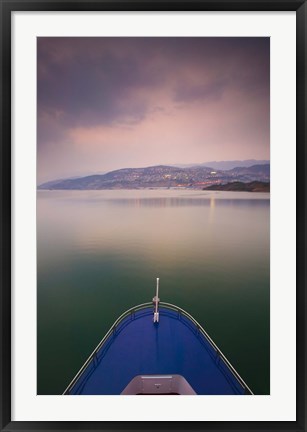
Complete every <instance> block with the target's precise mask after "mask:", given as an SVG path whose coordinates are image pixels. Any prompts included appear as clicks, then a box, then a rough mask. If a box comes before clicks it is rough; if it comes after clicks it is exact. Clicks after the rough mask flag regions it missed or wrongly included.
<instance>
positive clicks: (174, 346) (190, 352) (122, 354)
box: [65, 306, 251, 395]
mask: <svg viewBox="0 0 307 432" xmlns="http://www.w3.org/2000/svg"><path fill="white" fill-rule="evenodd" d="M159 313H160V319H159V323H158V324H157V323H155V324H154V323H153V308H152V306H151V307H149V306H148V307H147V308H143V309H140V310H137V311H135V312H131V313H130V314H129V315H127V316H126V317H124V318H123V319H122V320H121V321H120V322H119V323H118V324H117V325H116V326H115V327H113V328H112V329H111V331H110V332H109V334H108V336H107V337H106V339H105V340H104V341H103V343H102V344H101V345H100V346H98V348H97V350H96V351H95V352H94V353H93V354H92V356H91V357H90V359H89V360H88V361H87V362H86V364H85V366H84V368H83V369H82V370H81V372H80V373H79V374H78V375H77V377H76V379H75V380H73V382H72V383H71V384H70V386H69V387H68V389H67V390H66V391H65V394H70V395H78V394H82V395H99V394H104V395H119V394H121V393H122V391H123V390H124V388H125V387H126V386H127V385H128V383H129V382H130V381H131V380H132V379H133V378H134V377H135V376H137V375H154V374H158V375H159V374H160V375H162V374H178V375H182V376H183V377H184V378H185V379H186V380H187V381H188V383H189V384H190V385H191V386H192V388H193V389H194V391H195V392H196V393H197V394H201V395H204V394H206V395H233V394H250V393H251V392H250V390H249V389H248V387H247V386H246V385H245V383H244V382H243V380H240V379H238V374H236V372H235V371H234V370H233V369H232V368H231V366H230V365H229V364H227V363H228V362H227V360H226V359H225V357H224V356H223V355H222V354H221V353H220V352H219V350H218V348H217V347H216V346H215V345H214V344H213V343H212V341H210V340H209V339H210V338H208V337H207V336H206V335H205V334H204V332H203V331H202V329H201V328H200V327H199V326H198V325H196V324H195V322H193V321H192V320H191V319H190V318H189V317H188V316H185V315H184V314H182V313H181V312H180V311H179V310H178V311H176V310H172V309H170V308H167V307H163V306H161V307H160V309H159ZM239 378H240V377H239Z"/></svg>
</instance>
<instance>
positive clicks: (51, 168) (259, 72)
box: [37, 37, 270, 184]
mask: <svg viewBox="0 0 307 432" xmlns="http://www.w3.org/2000/svg"><path fill="white" fill-rule="evenodd" d="M37 80H38V87H37V181H38V184H40V183H43V182H46V181H51V180H55V179H59V178H69V177H77V176H85V175H89V174H91V173H105V172H109V171H113V170H116V169H121V168H125V167H132V168H140V167H147V166H154V165H173V166H178V165H180V164H182V165H187V164H188V165H193V164H203V163H205V162H206V161H227V160H247V159H255V160H269V158H270V157H269V153H270V143H269V132H270V131H269V121H270V118H269V109H270V106H269V100H270V87H269V81H270V41H269V38H224V37H221V38H204V37H199V38H198V37H195V38H194V37H189V38H184V37H178V38H176V37H171V38H168V37H165V38H163V37H157V38H154V37H138V38H133V37H132V38H130V37H115V38H112V37H110V38H109V37H97V38H82V37H81V38H69V37H68V38H66V37H63V38H57V37H51V38H49V37H40V38H38V42H37Z"/></svg>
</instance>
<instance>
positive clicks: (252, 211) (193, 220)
mask: <svg viewBox="0 0 307 432" xmlns="http://www.w3.org/2000/svg"><path fill="white" fill-rule="evenodd" d="M269 215H270V201H269V194H257V193H244V192H236V193H232V192H205V191H190V190H137V191H124V190H117V191H116V190H113V191H111V190H110V191H39V192H38V199H37V239H38V240H37V241H38V245H37V246H38V248H37V255H38V259H37V349H38V351H37V352H38V355H37V371H38V389H37V392H38V394H48V395H51V394H61V393H62V392H63V391H64V390H65V388H66V386H67V385H68V384H69V382H70V381H71V379H72V378H73V377H74V375H75V374H76V372H77V371H78V370H79V368H80V367H81V366H82V364H83V363H84V361H85V360H86V358H87V357H88V356H89V354H90V353H91V352H92V351H93V349H94V348H95V346H96V345H97V344H98V343H99V341H100V340H101V339H102V337H103V336H104V334H105V333H106V332H107V330H108V329H109V328H110V327H111V325H112V323H113V322H114V321H115V320H116V318H117V317H118V316H119V315H120V314H121V313H122V312H124V311H125V310H126V309H129V308H130V307H132V306H134V305H137V304H140V303H144V302H148V301H151V300H152V297H153V296H154V294H155V284H156V277H159V278H160V295H159V296H160V298H161V300H162V301H165V302H169V303H173V304H177V305H178V306H180V307H182V308H183V309H185V310H186V311H187V312H189V313H190V314H191V315H193V316H194V318H195V319H196V320H197V321H199V322H200V324H201V325H202V326H203V327H204V329H205V330H206V331H207V332H208V333H209V335H210V336H211V337H212V339H213V340H214V342H215V343H216V344H217V345H218V346H219V348H220V349H221V351H222V352H223V353H224V355H226V357H227V358H228V359H229V361H230V362H231V363H232V364H233V366H234V367H235V368H236V369H237V371H238V372H239V374H240V375H241V376H242V378H243V379H244V380H245V381H246V383H247V384H248V385H249V387H250V388H251V389H252V390H253V392H254V393H256V394H269V392H270V373H269V372H270V368H269V367H270V364H269V361H270V338H269V334H270V314H269V312H270V249H269V248H270V244H269V223H270V219H269V217H270V216H269Z"/></svg>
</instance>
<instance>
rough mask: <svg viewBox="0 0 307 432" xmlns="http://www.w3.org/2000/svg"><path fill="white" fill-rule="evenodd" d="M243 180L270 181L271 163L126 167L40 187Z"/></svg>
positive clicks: (152, 185) (187, 185)
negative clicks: (222, 166)
mask: <svg viewBox="0 0 307 432" xmlns="http://www.w3.org/2000/svg"><path fill="white" fill-rule="evenodd" d="M234 181H240V182H243V183H248V182H251V181H262V182H269V181H270V165H269V164H256V165H252V166H244V167H242V166H239V167H235V168H232V169H228V170H218V169H215V168H213V167H209V166H202V165H196V166H192V167H187V168H182V167H175V166H167V165H157V166H152V167H144V168H123V169H119V170H115V171H111V172H108V173H106V174H95V175H89V176H85V177H79V178H69V179H64V180H63V179H61V180H53V181H50V182H47V183H43V184H41V185H39V186H38V189H49V190H99V189H141V188H173V187H177V188H178V187H184V188H193V189H204V188H206V187H209V186H211V185H219V184H226V183H229V182H234Z"/></svg>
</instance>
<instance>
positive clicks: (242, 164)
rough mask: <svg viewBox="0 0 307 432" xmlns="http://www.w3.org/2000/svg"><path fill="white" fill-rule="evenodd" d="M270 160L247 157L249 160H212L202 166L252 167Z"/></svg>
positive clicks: (220, 167)
mask: <svg viewBox="0 0 307 432" xmlns="http://www.w3.org/2000/svg"><path fill="white" fill-rule="evenodd" d="M269 164H270V161H269V160H256V159H247V160H233V161H210V162H204V163H202V164H201V165H202V166H208V167H211V168H214V169H217V170H223V171H225V170H231V169H233V168H239V167H247V168H248V167H251V166H253V165H269Z"/></svg>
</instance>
